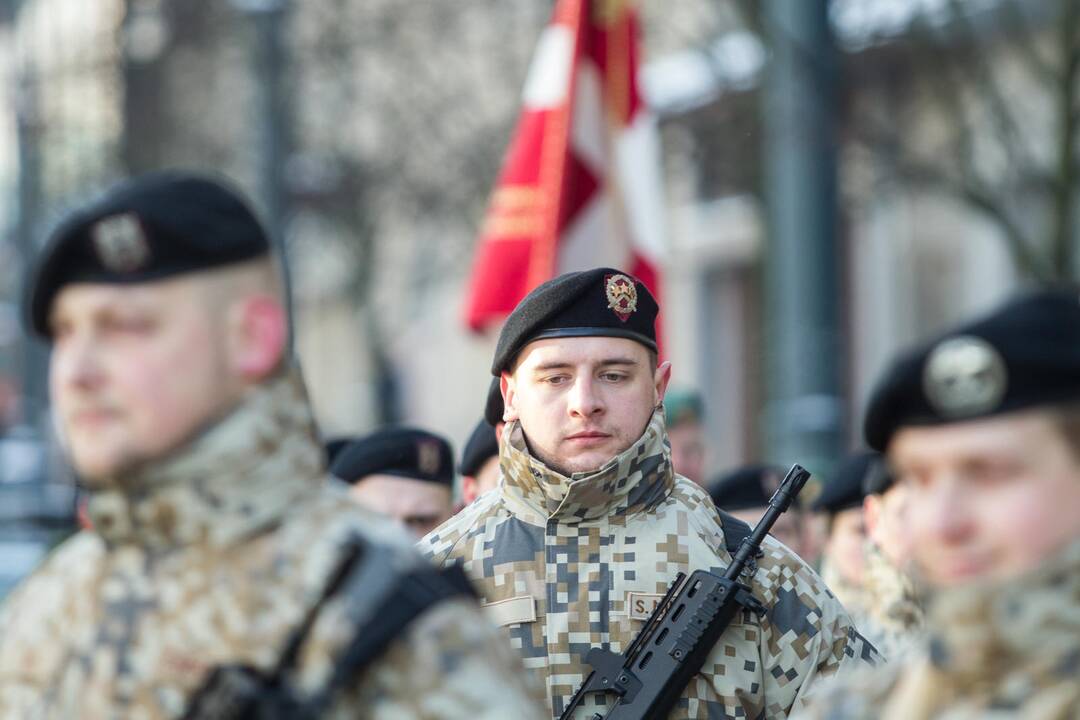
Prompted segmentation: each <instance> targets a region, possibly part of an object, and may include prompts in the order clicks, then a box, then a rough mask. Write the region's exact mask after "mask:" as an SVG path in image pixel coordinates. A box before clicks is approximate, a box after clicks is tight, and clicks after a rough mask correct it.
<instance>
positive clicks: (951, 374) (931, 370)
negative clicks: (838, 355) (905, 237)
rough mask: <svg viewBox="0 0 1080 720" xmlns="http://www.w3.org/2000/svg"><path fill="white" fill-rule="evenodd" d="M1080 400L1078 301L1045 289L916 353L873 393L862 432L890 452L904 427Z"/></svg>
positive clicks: (887, 375) (1074, 295)
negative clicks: (895, 434) (901, 428)
mask: <svg viewBox="0 0 1080 720" xmlns="http://www.w3.org/2000/svg"><path fill="white" fill-rule="evenodd" d="M1078 398H1080V295H1078V294H1077V293H1075V292H1064V291H1059V290H1046V291H1042V292H1038V293H1033V294H1028V295H1024V296H1022V297H1019V298H1016V299H1013V300H1011V301H1009V302H1007V303H1005V304H1004V305H1002V306H1001V307H999V308H998V309H997V310H995V311H994V312H992V313H990V314H989V315H986V316H983V317H981V318H979V319H977V320H975V321H973V322H969V323H967V324H964V325H961V326H959V327H957V328H955V329H953V330H951V331H949V332H947V333H945V334H943V335H941V336H940V337H938V338H936V339H935V340H933V341H932V342H929V343H926V344H924V345H922V346H920V347H917V348H915V349H914V350H911V351H909V352H907V353H905V354H904V355H902V356H901V357H900V358H899V359H897V360H896V361H895V362H894V363H893V364H892V366H891V367H890V368H889V369H888V370H887V371H886V372H885V374H884V375H883V377H882V379H881V380H880V381H879V383H878V384H877V386H876V388H875V389H874V391H873V392H872V393H871V396H870V402H869V405H868V407H867V411H866V418H865V421H864V424H863V432H864V434H865V436H866V442H867V444H868V445H869V446H870V447H872V448H874V449H875V450H880V451H882V452H884V451H885V449H886V447H887V446H888V444H889V440H890V439H891V438H892V436H893V433H895V432H896V431H897V429H899V428H900V427H902V426H904V425H941V424H944V423H952V422H960V421H963V420H970V419H974V418H981V417H989V416H993V415H999V414H1001V413H1008V412H1013V411H1016V410H1022V409H1025V408H1030V407H1034V406H1038V405H1050V404H1060V403H1066V402H1071V401H1075V400H1077V399H1078Z"/></svg>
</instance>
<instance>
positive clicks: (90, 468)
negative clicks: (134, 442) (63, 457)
mask: <svg viewBox="0 0 1080 720" xmlns="http://www.w3.org/2000/svg"><path fill="white" fill-rule="evenodd" d="M71 464H72V467H73V468H74V469H75V478H76V482H78V484H79V486H80V487H82V488H84V489H86V490H91V491H93V490H109V489H112V488H115V487H117V486H118V485H119V478H120V477H122V476H123V475H124V473H125V472H126V471H128V470H130V469H131V468H132V466H133V465H134V463H133V462H131V461H130V460H129V459H126V458H116V457H109V456H102V455H99V454H95V453H84V454H81V455H80V454H79V453H75V454H74V456H73V457H72V462H71Z"/></svg>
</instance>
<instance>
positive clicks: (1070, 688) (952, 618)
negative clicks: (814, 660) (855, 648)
mask: <svg viewBox="0 0 1080 720" xmlns="http://www.w3.org/2000/svg"><path fill="white" fill-rule="evenodd" d="M1078 678H1080V541H1076V542H1074V543H1073V544H1072V545H1071V546H1070V547H1068V548H1066V549H1065V550H1064V551H1063V552H1062V553H1060V554H1059V555H1058V556H1057V557H1055V558H1052V559H1050V560H1048V561H1047V562H1046V563H1045V564H1044V565H1043V566H1042V567H1040V568H1039V569H1037V570H1035V571H1033V572H1031V573H1029V574H1027V575H1026V576H1023V577H1018V578H1015V579H1013V580H1011V581H1010V582H1007V583H975V584H972V585H969V586H967V587H964V588H957V589H954V590H949V591H943V592H940V593H939V594H937V595H936V596H934V597H932V598H930V600H929V605H928V612H927V633H926V637H925V638H924V639H923V640H921V641H920V643H919V645H918V647H917V648H916V649H915V650H913V651H912V652H911V653H910V654H909V655H908V656H907V657H906V659H905V661H904V662H903V663H899V664H898V663H888V664H886V665H885V666H883V667H882V668H881V670H880V671H877V672H873V673H856V674H854V675H849V676H846V677H844V678H838V679H837V680H836V681H835V683H830V684H829V685H828V686H827V687H826V688H824V689H823V691H822V692H821V693H819V694H818V695H817V696H816V697H815V698H814V699H813V701H811V703H810V704H809V705H808V706H807V707H806V708H805V709H804V711H802V712H800V713H799V714H798V715H797V716H796V717H798V718H799V719H800V720H871V719H872V720H879V719H880V720H930V719H931V718H933V719H934V720H976V719H978V720H983V719H992V720H1027V719H1028V718H1038V719H1039V720H1075V719H1076V718H1080V679H1078Z"/></svg>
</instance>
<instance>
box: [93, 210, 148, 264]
mask: <svg viewBox="0 0 1080 720" xmlns="http://www.w3.org/2000/svg"><path fill="white" fill-rule="evenodd" d="M90 235H91V237H92V238H93V241H94V250H95V251H96V252H97V255H98V259H99V260H100V261H101V264H102V265H103V266H105V268H107V269H108V270H110V271H111V272H115V273H132V272H135V271H136V270H140V269H142V268H143V267H144V266H145V265H146V263H147V262H148V261H149V260H150V243H149V242H147V239H146V233H145V232H144V231H143V226H142V223H141V222H139V218H138V217H136V216H135V214H134V213H122V214H120V215H113V216H111V217H107V218H104V219H103V220H99V221H98V222H97V223H95V224H94V227H93V228H92V229H91V230H90Z"/></svg>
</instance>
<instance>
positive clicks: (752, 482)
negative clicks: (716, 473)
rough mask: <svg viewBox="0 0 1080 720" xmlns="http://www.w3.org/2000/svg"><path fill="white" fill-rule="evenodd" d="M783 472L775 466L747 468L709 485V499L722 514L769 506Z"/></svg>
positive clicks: (733, 472) (750, 466)
mask: <svg viewBox="0 0 1080 720" xmlns="http://www.w3.org/2000/svg"><path fill="white" fill-rule="evenodd" d="M783 479H784V470H783V469H782V468H779V467H776V466H774V465H746V466H744V467H741V468H738V469H737V470H733V471H731V472H729V473H726V474H724V475H721V476H720V477H719V478H717V479H716V480H713V481H712V482H711V483H710V484H709V495H711V496H712V499H713V502H714V503H716V507H718V508H720V509H721V510H729V511H730V510H748V509H750V508H760V507H765V506H766V505H768V504H769V499H770V498H772V496H773V493H774V492H776V488H778V487H779V486H780V481H781V480H783Z"/></svg>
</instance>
